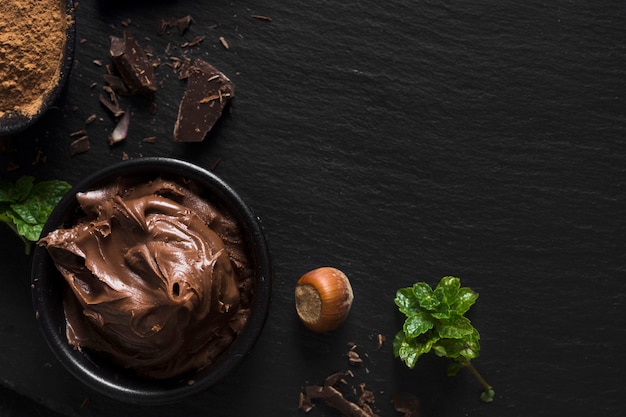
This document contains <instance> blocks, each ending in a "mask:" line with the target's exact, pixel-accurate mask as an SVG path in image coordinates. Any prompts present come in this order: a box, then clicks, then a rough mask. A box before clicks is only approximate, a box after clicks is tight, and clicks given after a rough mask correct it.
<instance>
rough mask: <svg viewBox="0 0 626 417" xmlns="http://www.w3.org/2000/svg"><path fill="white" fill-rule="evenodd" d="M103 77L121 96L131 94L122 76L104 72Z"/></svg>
mask: <svg viewBox="0 0 626 417" xmlns="http://www.w3.org/2000/svg"><path fill="white" fill-rule="evenodd" d="M103 77H104V81H105V82H106V83H107V85H108V86H109V87H111V89H112V90H113V91H114V92H115V93H117V94H119V95H121V96H129V95H130V94H131V93H130V90H129V89H128V87H126V84H124V81H123V80H122V78H121V77H118V76H117V75H112V74H104V75H103Z"/></svg>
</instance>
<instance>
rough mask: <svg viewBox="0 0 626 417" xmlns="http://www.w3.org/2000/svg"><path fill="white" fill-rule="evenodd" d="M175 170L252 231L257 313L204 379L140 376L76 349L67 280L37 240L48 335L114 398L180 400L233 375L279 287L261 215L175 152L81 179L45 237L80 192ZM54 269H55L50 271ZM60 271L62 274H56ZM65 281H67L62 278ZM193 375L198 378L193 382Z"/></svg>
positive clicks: (39, 294)
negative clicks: (68, 321) (65, 296)
mask: <svg viewBox="0 0 626 417" xmlns="http://www.w3.org/2000/svg"><path fill="white" fill-rule="evenodd" d="M159 174H164V175H171V176H173V175H175V176H179V177H185V178H188V179H191V180H195V181H196V182H197V183H198V184H199V185H200V186H201V187H202V188H203V189H205V190H206V191H207V193H208V194H210V195H212V196H213V195H215V196H216V198H217V201H219V202H220V204H224V206H225V208H226V209H227V210H228V211H229V212H230V213H232V214H233V215H234V216H235V218H236V220H237V221H238V223H239V225H240V227H241V228H242V233H243V234H245V235H247V236H249V239H250V242H249V244H250V249H251V252H252V253H251V255H252V257H253V262H254V268H255V282H256V292H255V297H254V301H253V304H252V306H251V314H250V316H249V318H248V321H247V323H246V325H245V328H244V329H243V330H242V331H241V333H240V334H239V335H238V336H237V338H236V339H235V340H234V341H233V343H232V344H231V345H230V346H229V347H228V348H227V350H226V351H225V352H223V353H222V354H221V355H220V356H219V357H218V358H217V359H216V360H215V362H214V363H212V364H211V365H209V366H208V367H207V368H204V369H202V370H200V371H198V372H197V373H196V375H199V376H200V377H199V378H197V379H196V378H193V377H191V380H190V379H189V377H185V375H183V376H181V377H175V378H172V379H169V380H158V379H151V378H142V377H138V376H136V375H134V374H132V372H124V371H123V370H121V369H119V368H117V369H115V367H112V368H109V367H106V366H102V365H103V362H104V361H102V360H99V359H98V358H95V359H92V357H90V356H89V354H87V353H85V352H81V351H78V350H76V349H75V348H74V347H73V346H71V345H70V344H69V343H68V342H67V338H66V333H65V331H66V327H65V315H64V310H63V305H62V304H63V303H62V294H61V291H62V288H61V287H63V286H62V285H61V286H60V285H58V284H55V283H54V282H52V279H50V278H53V277H54V276H57V274H58V278H59V279H60V280H62V277H61V275H60V273H58V271H57V270H56V267H55V266H54V263H53V261H52V259H51V257H50V255H49V254H48V251H47V250H46V249H45V248H44V247H42V246H39V245H37V246H36V247H35V250H34V253H33V262H32V272H31V284H32V285H31V287H32V302H33V307H34V309H35V313H36V316H37V318H38V322H39V327H40V330H41V332H42V333H43V336H44V338H45V340H46V342H47V344H48V345H49V347H50V349H51V350H52V351H53V353H54V354H55V356H56V357H57V358H58V359H59V361H60V362H61V363H62V364H63V365H64V366H65V367H66V368H67V370H68V371H69V372H70V373H71V374H73V375H74V376H75V377H76V378H77V379H78V380H80V381H81V382H83V383H84V384H85V385H86V386H88V387H90V388H92V389H93V390H95V391H97V392H99V393H101V394H104V395H106V396H108V397H111V398H114V399H117V400H122V401H124V402H130V403H134V404H146V405H157V404H165V403H172V402H176V401H179V400H181V399H183V398H185V397H187V396H189V395H191V394H195V393H198V392H200V391H203V390H205V389H207V388H209V387H210V386H212V385H214V384H215V383H217V382H218V381H219V380H220V379H221V378H222V377H224V376H225V375H226V374H228V373H229V372H230V371H231V370H232V369H233V368H234V367H235V366H236V365H237V364H238V363H240V362H241V361H242V360H243V358H244V357H245V356H247V354H248V353H249V352H250V351H251V349H252V348H253V346H254V344H255V343H256V341H257V339H258V338H259V336H260V334H261V332H262V330H263V327H264V325H265V322H266V320H267V316H268V314H269V308H270V301H271V293H272V286H273V270H272V264H271V255H270V248H269V243H268V241H267V238H266V236H265V234H264V232H263V229H262V225H261V220H260V218H259V217H257V216H256V215H255V214H254V212H253V211H252V209H251V208H250V206H249V205H248V204H247V203H246V202H245V201H244V200H243V199H242V198H241V196H240V195H239V194H238V193H237V192H235V190H234V189H233V188H231V187H230V186H229V185H228V184H227V183H226V182H224V181H223V180H222V179H221V178H219V177H218V176H216V175H215V174H214V173H212V172H210V171H208V170H206V169H204V168H202V167H200V166H198V165H195V164H192V163H190V162H186V161H182V160H178V159H174V158H169V157H144V158H138V159H131V160H126V161H122V162H118V163H115V164H113V165H110V166H108V167H105V168H103V169H101V170H99V171H97V172H95V173H93V174H91V175H89V176H88V177H86V178H84V179H83V180H81V181H80V182H79V183H78V184H76V185H75V186H73V187H72V188H71V190H70V191H68V192H67V193H66V194H65V196H64V197H63V198H62V199H61V201H60V202H59V203H58V204H57V206H56V207H55V208H54V210H53V211H52V214H51V215H50V217H49V218H48V221H47V222H46V224H45V225H44V228H43V231H42V233H41V236H45V235H47V234H48V233H49V232H51V231H52V230H55V229H57V228H58V227H60V226H61V225H62V224H63V223H64V222H65V221H67V220H68V219H70V218H71V214H68V213H74V210H75V209H76V207H78V203H77V202H76V199H75V194H76V193H77V192H80V191H86V190H88V189H91V188H94V187H97V186H98V185H102V184H105V183H107V182H110V181H111V180H114V179H115V178H117V177H120V176H122V175H125V176H131V177H132V176H144V175H145V176H148V175H149V176H151V177H155V178H156V176H158V175H159ZM50 271H53V273H52V274H50ZM55 272H56V273H55ZM58 282H63V281H58ZM192 380H193V382H192Z"/></svg>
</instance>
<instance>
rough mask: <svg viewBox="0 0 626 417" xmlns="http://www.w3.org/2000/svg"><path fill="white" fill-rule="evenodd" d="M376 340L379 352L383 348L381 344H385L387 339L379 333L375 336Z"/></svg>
mask: <svg viewBox="0 0 626 417" xmlns="http://www.w3.org/2000/svg"><path fill="white" fill-rule="evenodd" d="M377 339H378V350H380V349H381V348H382V347H383V344H384V343H385V341H386V340H387V338H386V337H385V336H383V335H382V334H380V333H379V334H378V336H377Z"/></svg>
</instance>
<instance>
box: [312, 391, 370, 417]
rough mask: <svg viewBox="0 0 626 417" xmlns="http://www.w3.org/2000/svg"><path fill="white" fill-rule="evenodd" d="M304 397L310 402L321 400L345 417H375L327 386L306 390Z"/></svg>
mask: <svg viewBox="0 0 626 417" xmlns="http://www.w3.org/2000/svg"><path fill="white" fill-rule="evenodd" d="M307 388H309V387H307ZM306 395H307V397H308V398H309V399H311V400H315V399H321V400H323V401H324V403H326V405H328V406H330V407H333V408H335V409H336V410H337V411H339V412H340V413H341V414H343V415H344V416H346V417H375V414H372V413H371V412H368V411H366V410H364V409H362V408H361V407H359V406H358V405H357V404H355V403H353V402H352V401H350V400H347V399H346V398H345V397H344V396H343V394H341V392H339V391H338V390H337V389H336V388H335V387H330V386H328V387H315V389H307V391H306ZM370 411H371V410H370Z"/></svg>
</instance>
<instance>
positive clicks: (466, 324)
mask: <svg viewBox="0 0 626 417" xmlns="http://www.w3.org/2000/svg"><path fill="white" fill-rule="evenodd" d="M435 328H436V330H437V333H438V334H439V337H441V338H442V339H463V338H464V337H466V336H469V335H471V334H472V333H473V332H474V326H472V323H471V322H470V321H469V319H468V318H466V317H464V316H462V315H459V314H456V313H455V314H451V315H450V317H449V318H448V319H445V320H440V321H439V322H438V323H437V324H436V325H435Z"/></svg>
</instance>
